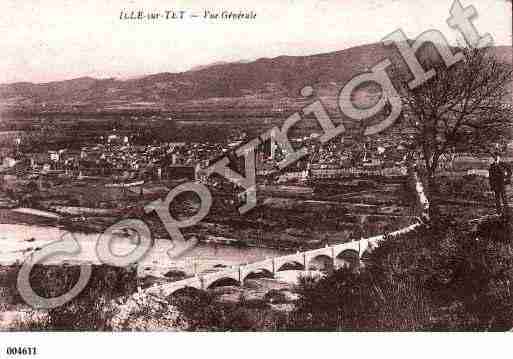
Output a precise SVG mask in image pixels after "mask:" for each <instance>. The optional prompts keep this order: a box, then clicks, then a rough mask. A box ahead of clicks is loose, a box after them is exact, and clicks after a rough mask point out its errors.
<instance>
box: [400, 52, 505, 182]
mask: <svg viewBox="0 0 513 359" xmlns="http://www.w3.org/2000/svg"><path fill="white" fill-rule="evenodd" d="M461 51H462V53H463V54H464V60H463V61H460V62H458V63H456V64H455V65H453V66H451V67H449V68H446V66H445V64H444V63H443V62H442V61H441V60H440V59H433V58H432V57H431V58H430V57H427V59H426V60H425V61H424V62H425V64H424V65H425V68H427V69H428V68H432V69H434V70H435V71H436V75H435V76H433V77H432V78H431V79H430V80H428V81H427V82H426V83H424V84H423V85H422V86H419V87H417V88H414V89H408V88H406V86H404V87H405V88H404V90H403V91H402V92H403V101H404V102H405V109H406V111H405V114H404V116H405V119H406V120H407V124H408V126H409V127H410V128H412V129H413V131H414V132H413V138H412V147H413V148H414V149H415V151H416V153H417V154H418V155H419V157H420V158H422V160H423V162H424V165H425V168H426V172H427V176H428V178H429V179H430V180H431V181H432V180H433V179H434V176H435V172H436V170H437V168H438V165H439V162H440V158H441V156H442V155H444V154H447V153H449V152H450V151H454V150H459V151H473V150H475V151H481V152H483V151H485V152H486V151H490V150H492V148H491V146H490V145H491V143H497V144H498V143H501V142H503V140H504V138H505V137H507V136H508V135H509V130H510V128H511V119H512V118H513V117H512V112H511V109H510V108H509V107H508V106H506V105H505V104H506V103H508V102H509V101H510V100H511V97H509V98H508V96H511V94H509V91H510V90H509V85H510V82H511V80H512V73H513V70H512V68H511V64H506V63H502V62H500V61H499V60H497V58H496V57H495V56H494V55H493V53H492V52H491V51H489V50H486V49H463V50H461ZM407 76H409V75H406V76H401V75H399V74H398V78H401V77H404V78H403V79H402V80H403V81H401V82H402V84H404V85H405V84H406V83H407V81H408V78H406V77H407Z"/></svg>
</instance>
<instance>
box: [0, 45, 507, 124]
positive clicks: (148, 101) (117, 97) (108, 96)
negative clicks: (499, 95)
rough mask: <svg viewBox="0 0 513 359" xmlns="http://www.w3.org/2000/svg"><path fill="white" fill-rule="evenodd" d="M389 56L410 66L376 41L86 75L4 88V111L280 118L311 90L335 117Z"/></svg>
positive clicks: (0, 100) (503, 54)
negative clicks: (162, 69) (171, 68)
mask: <svg viewBox="0 0 513 359" xmlns="http://www.w3.org/2000/svg"><path fill="white" fill-rule="evenodd" d="M427 49H429V47H427ZM423 51H427V50H426V49H424V50H423ZM494 51H495V52H496V54H497V56H498V57H500V58H501V59H502V60H504V61H507V62H509V63H512V52H511V47H506V46H504V47H496V48H494ZM384 58H389V59H390V60H392V62H393V64H394V65H395V66H399V67H403V68H404V66H405V64H404V62H403V61H402V60H401V59H400V56H399V54H398V52H397V50H396V49H395V47H385V46H383V45H382V44H380V43H378V44H370V45H364V46H358V47H353V48H350V49H346V50H342V51H337V52H332V53H326V54H319V55H311V56H279V57H276V58H273V59H267V58H262V59H259V60H256V61H253V62H237V63H220V64H212V65H210V66H207V67H205V68H202V67H199V68H198V67H196V68H194V69H192V70H190V71H187V72H182V73H159V74H155V75H150V76H144V77H140V78H136V79H130V80H125V81H122V80H117V79H93V78H88V77H85V78H78V79H74V80H69V81H59V82H51V83H46V84H32V83H15V84H9V85H0V111H31V112H45V111H52V112H53V111H55V112H98V111H106V112H109V111H114V112H115V111H132V110H158V111H160V110H165V111H171V112H176V113H178V114H180V113H181V114H186V113H198V112H203V113H223V114H225V113H233V114H256V113H279V112H281V111H283V110H291V109H296V108H299V107H300V106H301V104H303V103H304V101H305V99H303V98H301V97H300V96H299V93H300V89H301V88H303V87H304V86H306V85H310V86H313V87H314V88H315V90H316V94H317V96H320V97H321V98H322V99H323V100H324V101H325V103H326V105H327V106H328V108H330V109H331V110H333V111H335V109H336V97H337V94H338V92H339V91H340V89H341V88H342V87H343V86H344V85H345V84H346V83H347V82H348V81H349V80H350V79H351V78H352V77H354V76H355V75H357V74H359V73H361V72H363V71H366V70H368V69H369V68H370V67H372V66H373V65H375V64H376V63H378V62H380V61H381V60H383V59H384Z"/></svg>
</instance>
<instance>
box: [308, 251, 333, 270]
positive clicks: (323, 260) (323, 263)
mask: <svg viewBox="0 0 513 359" xmlns="http://www.w3.org/2000/svg"><path fill="white" fill-rule="evenodd" d="M306 269H308V270H320V271H324V272H328V273H331V272H333V270H334V265H333V258H331V257H330V256H328V255H327V254H318V255H316V256H314V257H312V258H311V259H310V260H309V261H308V264H307V268H306Z"/></svg>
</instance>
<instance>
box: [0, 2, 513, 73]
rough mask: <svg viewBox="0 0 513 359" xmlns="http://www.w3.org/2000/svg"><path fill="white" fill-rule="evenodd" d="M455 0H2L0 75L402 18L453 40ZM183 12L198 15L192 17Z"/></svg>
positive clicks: (349, 30)
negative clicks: (218, 16) (233, 15)
mask: <svg viewBox="0 0 513 359" xmlns="http://www.w3.org/2000/svg"><path fill="white" fill-rule="evenodd" d="M452 1H453V0H415V1H411V0H309V1H308V0H273V1H271V0H253V1H241V0H216V1H211V0H210V1H208V0H195V1H192V0H175V1H173V0H145V1H142V0H124V1H123V0H108V1H106V0H2V8H1V9H0V46H1V49H2V50H3V54H2V56H0V83H12V82H21V81H29V82H49V81H59V80H66V79H72V78H77V77H84V76H90V77H95V78H110V77H116V78H121V79H126V78H132V77H137V76H142V75H147V74H152V73H159V72H181V71H186V70H188V69H190V68H191V67H194V66H198V65H205V64H210V63H213V62H219V61H238V60H255V59H258V58H262V57H268V58H272V57H276V56H280V55H310V54H317V53H324V52H330V51H338V50H343V49H346V48H349V47H352V46H357V45H363V44H367V43H374V42H378V41H380V40H381V39H382V38H384V37H385V36H386V35H388V34H389V33H391V32H393V31H395V30H397V29H399V28H401V29H403V30H404V32H405V33H406V34H407V35H408V36H409V37H410V38H415V37H416V36H418V35H419V34H420V33H422V32H424V31H426V30H430V29H437V30H439V31H441V32H442V33H443V34H444V35H445V36H446V37H447V38H448V39H449V41H450V42H451V43H453V44H456V42H457V40H458V39H459V37H458V33H457V32H456V31H455V30H453V29H451V28H450V27H449V26H448V25H447V23H446V20H447V18H448V17H449V16H450V14H449V9H450V7H451V5H452ZM461 3H462V4H463V5H464V6H468V5H474V6H475V7H476V9H477V11H478V17H477V18H476V19H475V20H474V24H475V25H476V28H477V29H478V31H479V32H480V33H482V34H483V33H486V32H488V33H490V34H491V35H492V37H493V38H494V41H495V44H496V45H511V43H512V36H511V33H512V31H511V26H512V9H511V1H507V0H462V1H461ZM139 10H143V11H145V12H146V13H147V12H159V13H165V11H166V10H169V11H171V10H175V11H179V10H184V11H186V16H185V19H184V20H160V21H158V20H157V21H131V20H120V12H121V11H125V12H130V11H139ZM205 10H208V11H210V12H212V13H215V12H220V11H222V10H227V11H234V12H238V11H240V10H242V11H253V12H255V13H256V14H257V16H256V19H254V20H244V21H233V20H222V21H221V20H205V19H203V18H202V16H203V14H204V11H205ZM191 13H194V14H197V15H200V16H199V17H197V18H191V17H190V16H187V15H190V14H191Z"/></svg>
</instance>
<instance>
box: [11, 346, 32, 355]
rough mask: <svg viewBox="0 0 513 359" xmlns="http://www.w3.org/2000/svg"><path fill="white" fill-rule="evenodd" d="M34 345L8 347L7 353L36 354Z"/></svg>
mask: <svg viewBox="0 0 513 359" xmlns="http://www.w3.org/2000/svg"><path fill="white" fill-rule="evenodd" d="M36 354H37V350H36V347H8V348H7V355H36Z"/></svg>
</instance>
